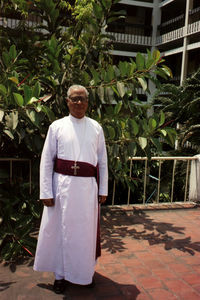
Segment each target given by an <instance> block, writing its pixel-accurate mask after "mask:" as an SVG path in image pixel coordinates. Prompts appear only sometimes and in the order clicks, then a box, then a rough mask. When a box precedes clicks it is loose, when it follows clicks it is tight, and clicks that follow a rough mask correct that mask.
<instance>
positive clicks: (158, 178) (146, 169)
mask: <svg viewBox="0 0 200 300" xmlns="http://www.w3.org/2000/svg"><path fill="white" fill-rule="evenodd" d="M197 159H198V158H197V157H196V156H193V157H152V158H151V162H152V163H153V162H154V163H155V161H156V162H157V165H158V167H157V175H154V176H153V175H151V174H150V171H151V167H152V165H149V163H148V160H147V157H132V158H130V168H129V177H130V178H132V176H133V170H134V162H135V163H136V162H138V161H141V162H143V172H142V174H144V175H143V177H142V179H141V180H139V181H137V178H134V180H136V181H137V186H138V185H139V184H138V182H140V183H141V187H140V188H142V189H143V194H142V199H140V202H138V201H137V200H138V199H137V200H136V201H137V203H141V202H142V204H147V205H148V204H149V203H151V202H152V199H153V196H154V201H155V202H156V203H157V204H158V203H159V202H160V197H161V195H162V193H161V183H162V172H161V171H162V163H164V162H166V161H171V162H172V164H173V165H172V166H171V169H172V173H171V178H170V179H169V180H168V185H169V187H168V194H167V196H166V197H167V199H168V201H165V202H167V203H169V204H170V203H173V200H174V187H175V180H176V178H175V177H176V176H175V174H176V167H177V162H178V161H182V162H185V163H186V168H185V179H184V177H183V180H184V196H183V199H180V200H179V201H180V202H189V201H190V200H189V176H190V173H191V162H192V161H194V160H197ZM181 171H182V172H183V167H182V168H181ZM165 172H166V169H165ZM183 173H184V172H183ZM154 174H155V173H154ZM149 179H153V180H154V182H156V183H155V186H154V190H153V191H151V193H150V194H148V193H147V189H148V182H149ZM116 188H117V186H116V181H115V180H114V182H113V193H112V205H115V197H116ZM133 197H134V194H133ZM141 200H142V201H141ZM181 200H182V201H181ZM162 202H163V201H162ZM135 203H136V202H134V204H135ZM130 204H133V203H132V199H131V189H130V188H128V189H127V202H126V205H130Z"/></svg>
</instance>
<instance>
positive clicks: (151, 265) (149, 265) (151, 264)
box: [144, 260, 165, 270]
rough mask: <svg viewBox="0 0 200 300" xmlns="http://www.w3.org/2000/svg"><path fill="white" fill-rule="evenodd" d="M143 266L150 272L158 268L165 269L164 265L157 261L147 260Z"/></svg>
mask: <svg viewBox="0 0 200 300" xmlns="http://www.w3.org/2000/svg"><path fill="white" fill-rule="evenodd" d="M144 264H145V266H146V267H147V268H150V269H151V270H156V269H160V268H162V267H163V268H165V265H164V264H162V263H161V262H159V261H158V260H147V261H145V262H144Z"/></svg>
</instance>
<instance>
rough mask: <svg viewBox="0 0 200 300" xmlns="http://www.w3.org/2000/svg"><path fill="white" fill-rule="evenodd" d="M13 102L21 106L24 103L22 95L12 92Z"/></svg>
mask: <svg viewBox="0 0 200 300" xmlns="http://www.w3.org/2000/svg"><path fill="white" fill-rule="evenodd" d="M13 96H14V99H15V102H16V103H17V104H18V105H19V106H23V104H24V99H23V97H22V95H20V94H18V93H13Z"/></svg>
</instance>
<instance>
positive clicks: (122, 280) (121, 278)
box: [112, 273, 135, 284]
mask: <svg viewBox="0 0 200 300" xmlns="http://www.w3.org/2000/svg"><path fill="white" fill-rule="evenodd" d="M112 280H114V281H115V282H116V283H118V284H134V283H135V281H134V278H133V276H131V275H130V274H127V273H126V274H114V275H112Z"/></svg>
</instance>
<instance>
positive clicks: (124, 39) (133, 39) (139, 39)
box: [107, 32, 152, 46]
mask: <svg viewBox="0 0 200 300" xmlns="http://www.w3.org/2000/svg"><path fill="white" fill-rule="evenodd" d="M107 34H109V35H111V36H113V37H114V38H115V42H118V43H123V44H132V45H144V46H151V45H152V38H151V37H150V36H142V35H133V34H126V33H120V32H107Z"/></svg>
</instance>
